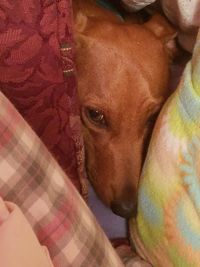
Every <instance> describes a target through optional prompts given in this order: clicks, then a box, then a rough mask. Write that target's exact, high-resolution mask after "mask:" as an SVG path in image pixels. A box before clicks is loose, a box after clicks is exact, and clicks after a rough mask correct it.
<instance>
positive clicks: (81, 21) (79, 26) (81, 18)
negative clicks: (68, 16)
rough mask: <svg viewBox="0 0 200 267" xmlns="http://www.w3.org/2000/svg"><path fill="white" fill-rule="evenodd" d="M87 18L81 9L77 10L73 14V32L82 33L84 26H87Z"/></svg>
mask: <svg viewBox="0 0 200 267" xmlns="http://www.w3.org/2000/svg"><path fill="white" fill-rule="evenodd" d="M87 22H88V18H87V16H86V15H85V14H83V13H82V12H81V11H79V12H77V13H76V14H75V18H74V30H75V33H82V32H84V30H85V28H86V26H87Z"/></svg>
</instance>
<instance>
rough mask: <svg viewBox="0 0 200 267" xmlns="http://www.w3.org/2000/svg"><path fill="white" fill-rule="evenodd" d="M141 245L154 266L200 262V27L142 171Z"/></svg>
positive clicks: (136, 232)
mask: <svg viewBox="0 0 200 267" xmlns="http://www.w3.org/2000/svg"><path fill="white" fill-rule="evenodd" d="M138 199H139V200H138V201H139V203H138V216H137V219H136V221H134V220H132V221H131V222H130V232H131V237H132V239H133V240H134V243H135V245H136V248H137V251H138V253H139V254H140V256H142V257H144V258H145V259H146V260H148V262H150V263H151V264H152V266H154V267H158V266H161V267H171V266H173V267H174V266H176V267H189V266H192V267H196V266H200V32H199V34H198V37H197V41H196V45H195V49H194V52H193V56H192V59H191V61H190V62H189V63H188V64H187V65H186V68H185V71H184V73H183V76H182V79H181V81H180V84H179V86H178V88H177V90H176V91H175V92H174V94H173V95H172V96H171V97H170V99H169V100H168V102H167V103H166V105H165V106H164V108H163V110H162V112H161V114H160V116H159V119H158V121H157V123H156V126H155V130H154V133H153V136H152V141H151V144H150V148H149V151H148V155H147V159H146V162H145V166H144V169H143V172H142V177H141V183H140V186H139V196H138Z"/></svg>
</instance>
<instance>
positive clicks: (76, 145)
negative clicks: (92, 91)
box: [0, 0, 84, 190]
mask: <svg viewBox="0 0 200 267" xmlns="http://www.w3.org/2000/svg"><path fill="white" fill-rule="evenodd" d="M72 36H73V32H72V7H71V1H70V0H57V1H55V0H42V1H41V0H1V1H0V89H1V91H2V92H3V93H4V94H5V95H6V96H7V97H8V98H9V99H10V101H11V102H12V103H13V104H14V105H15V107H16V108H17V109H18V111H19V112H20V113H21V114H22V116H23V117H24V118H25V119H26V120H27V121H28V123H29V124H30V125H31V126H32V128H33V129H34V130H35V131H36V133H37V134H38V135H39V136H40V138H41V139H42V140H43V142H44V143H45V144H46V146H47V147H48V149H49V150H50V151H51V152H52V154H53V155H54V157H55V158H56V159H57V161H58V162H59V164H60V165H61V166H62V168H63V169H64V171H65V172H66V173H67V174H68V175H69V177H70V178H71V180H72V182H73V183H74V184H75V185H76V187H77V188H78V189H79V190H80V189H81V182H83V180H84V178H82V177H83V167H82V166H83V154H82V139H81V136H80V121H79V108H78V103H77V92H76V77H75V72H74V70H75V67H74V58H73V57H74V53H73V38H72ZM80 181H81V182H80ZM82 184H83V183H82Z"/></svg>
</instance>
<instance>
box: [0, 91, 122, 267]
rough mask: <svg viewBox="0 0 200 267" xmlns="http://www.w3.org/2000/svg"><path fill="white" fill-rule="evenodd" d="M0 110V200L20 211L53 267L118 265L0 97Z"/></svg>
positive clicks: (64, 180)
mask: <svg viewBox="0 0 200 267" xmlns="http://www.w3.org/2000/svg"><path fill="white" fill-rule="evenodd" d="M0 107H1V108H0V195H1V197H3V199H4V200H9V201H12V202H14V203H16V204H17V205H18V206H19V207H20V208H21V209H22V211H23V213H24V215H25V216H26V218H27V219H28V221H29V222H30V224H31V226H32V228H33V229H34V231H35V233H36V235H37V237H38V239H39V241H40V243H41V244H42V245H45V246H46V247H47V248H48V250H49V252H50V256H51V259H52V261H53V264H54V266H55V267H66V266H78V267H80V266H83V267H84V266H87V267H88V266H93V267H95V266H97V267H100V266H102V267H109V266H110V267H115V266H118V267H120V266H123V264H122V262H121V261H120V259H119V257H118V256H117V254H116V253H115V251H114V249H113V248H112V246H111V244H110V242H109V241H108V239H107V238H106V236H105V235H104V233H103V231H102V230H101V229H100V227H99V226H98V224H97V222H96V220H95V218H94V217H93V215H92V214H91V212H90V211H89V209H88V207H87V206H86V204H85V203H84V201H83V200H82V198H81V196H80V195H79V193H78V192H77V191H76V189H75V187H74V186H73V185H72V184H71V182H70V180H69V179H68V177H66V175H65V174H64V172H63V171H62V169H61V168H60V167H59V166H58V164H57V163H56V161H55V160H54V158H53V157H52V155H51V154H50V153H49V152H48V150H47V149H46V147H45V146H44V145H43V144H42V142H41V141H40V139H39V138H38V137H37V136H36V134H35V133H34V132H33V131H32V129H31V128H30V127H29V126H28V125H27V123H26V122H25V121H24V120H23V118H22V117H21V116H20V115H19V113H17V111H16V110H15V108H14V107H13V106H12V105H11V104H10V102H9V101H8V100H7V99H6V98H5V97H4V96H3V94H2V93H0ZM21 230H22V231H23V229H21ZM0 242H1V240H0ZM16 246H18V244H16ZM4 267H6V266H4Z"/></svg>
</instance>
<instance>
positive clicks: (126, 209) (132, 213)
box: [111, 200, 137, 219]
mask: <svg viewBox="0 0 200 267" xmlns="http://www.w3.org/2000/svg"><path fill="white" fill-rule="evenodd" d="M111 209H112V211H113V212H114V213H115V214H117V215H119V216H121V217H124V218H126V219H129V218H131V217H136V215H137V204H136V202H135V201H134V200H132V201H130V200H129V201H127V200H124V201H123V200H115V201H113V202H112V203H111Z"/></svg>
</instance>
